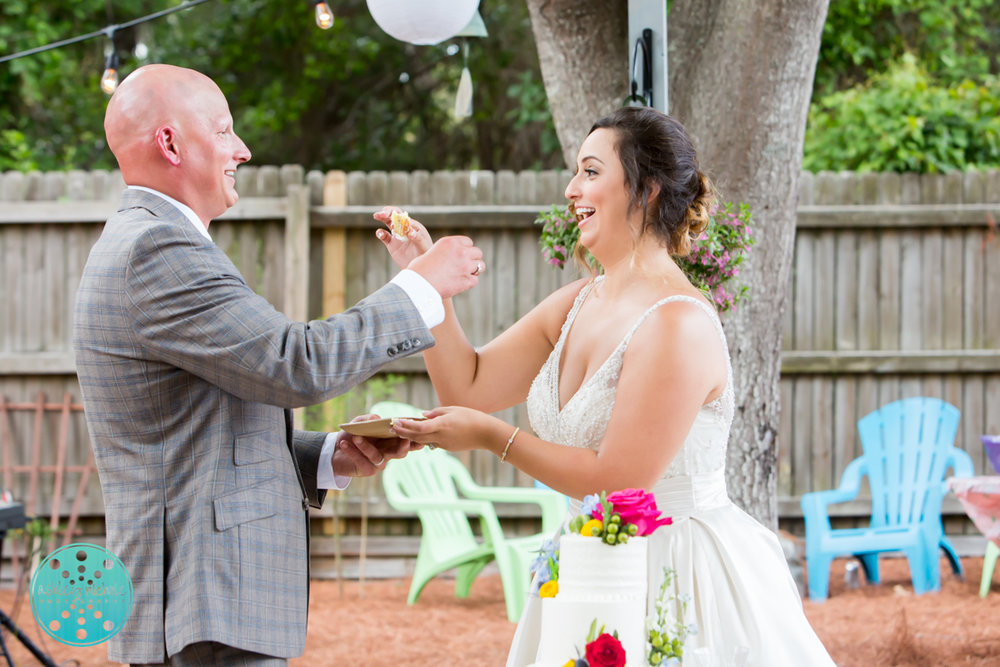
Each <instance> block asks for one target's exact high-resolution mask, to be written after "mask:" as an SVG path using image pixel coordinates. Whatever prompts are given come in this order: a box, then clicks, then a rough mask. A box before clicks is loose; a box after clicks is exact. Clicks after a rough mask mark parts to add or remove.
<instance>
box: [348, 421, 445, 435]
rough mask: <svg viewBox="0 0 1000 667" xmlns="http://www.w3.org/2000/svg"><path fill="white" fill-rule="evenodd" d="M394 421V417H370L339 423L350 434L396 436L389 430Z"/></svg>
mask: <svg viewBox="0 0 1000 667" xmlns="http://www.w3.org/2000/svg"><path fill="white" fill-rule="evenodd" d="M405 419H412V420H413V421H422V420H424V419H426V417H406V418H405ZM395 421H396V417H386V418H384V419H372V420H370V421H352V422H348V423H347V424H341V425H340V428H341V430H343V431H347V432H348V433H350V434H351V435H360V436H364V437H366V438H379V439H382V438H398V437H399V436H398V435H396V434H395V433H393V432H392V430H391V429H392V425H393V423H394V422H395Z"/></svg>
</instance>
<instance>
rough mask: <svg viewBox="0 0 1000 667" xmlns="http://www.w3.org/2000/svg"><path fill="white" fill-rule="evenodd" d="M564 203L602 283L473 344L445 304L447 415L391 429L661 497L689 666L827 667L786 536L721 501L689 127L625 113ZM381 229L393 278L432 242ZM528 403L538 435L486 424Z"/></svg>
mask: <svg viewBox="0 0 1000 667" xmlns="http://www.w3.org/2000/svg"><path fill="white" fill-rule="evenodd" d="M566 197H567V198H568V199H569V200H570V201H571V202H572V204H573V207H574V208H575V211H576V215H577V220H578V224H579V227H580V239H579V246H578V250H579V249H580V246H582V247H583V248H586V249H587V250H589V251H590V252H591V254H593V256H594V257H595V258H596V259H597V260H598V261H599V262H600V265H601V266H602V267H603V274H602V275H597V276H594V277H593V278H591V279H584V280H579V281H576V282H574V283H571V284H569V285H567V286H565V287H563V288H561V289H559V290H557V291H556V292H554V293H553V294H551V295H550V296H549V297H548V298H546V299H545V300H544V301H542V302H541V303H540V304H539V305H537V306H536V307H535V308H534V309H533V310H531V311H530V312H529V313H528V314H527V315H525V316H524V317H523V318H521V319H520V320H519V321H518V322H516V323H515V324H514V325H513V326H511V327H510V328H509V329H507V330H506V331H504V332H503V333H501V334H500V335H499V336H497V337H496V338H495V339H494V340H493V341H491V342H490V343H488V344H486V345H485V346H483V347H481V348H478V349H476V348H474V347H473V346H472V345H471V344H470V343H469V341H468V340H467V338H466V337H465V334H464V333H463V331H462V327H461V325H460V323H459V321H458V319H457V318H456V316H455V311H454V309H453V308H452V305H451V303H450V302H446V303H445V309H446V313H447V315H446V318H445V321H444V323H442V324H441V325H439V326H438V327H436V328H435V329H434V330H433V332H432V333H433V334H434V338H435V340H436V345H435V346H434V347H433V348H431V349H429V350H426V351H425V352H424V359H425V361H426V364H427V370H428V372H429V374H430V377H431V380H432V382H433V383H434V388H435V389H436V391H437V395H438V398H439V400H440V402H441V404H442V406H445V407H439V408H436V409H434V410H431V411H429V412H427V413H425V415H426V416H427V417H428V418H429V419H428V420H426V421H412V420H398V421H397V425H396V432H397V433H398V434H399V435H400V436H402V437H406V438H411V439H413V440H415V441H418V442H423V443H429V442H433V443H434V444H435V445H437V446H440V447H442V448H444V449H447V450H451V451H458V450H468V449H485V450H489V451H492V452H494V453H495V454H496V455H497V456H498V457H500V460H501V461H505V462H506V463H509V464H511V465H514V466H517V467H518V468H519V469H520V470H523V471H524V472H525V473H527V474H529V475H531V476H532V477H534V478H535V479H538V480H540V481H541V482H543V483H544V484H547V485H548V486H550V487H552V488H554V489H556V490H558V491H561V492H562V493H564V494H566V495H568V496H570V497H571V498H574V499H581V498H583V496H585V495H587V494H592V493H600V492H601V491H602V490H605V491H608V492H611V491H614V490H617V489H625V488H644V489H647V490H649V491H651V492H652V493H654V494H655V496H656V500H657V505H658V507H659V509H660V510H661V511H662V512H663V513H664V514H665V515H668V516H672V517H673V524H672V525H670V526H664V527H661V528H659V529H658V530H657V531H656V532H655V533H654V534H653V535H652V536H651V537H650V539H649V541H648V547H649V572H650V573H651V579H650V582H649V590H652V591H655V590H659V586H660V579H661V577H662V572H663V569H664V567H665V566H669V567H670V568H672V569H673V570H674V571H675V572H676V577H675V578H674V581H675V586H676V590H675V591H674V592H675V593H676V594H678V595H684V594H686V595H688V596H690V600H691V602H690V603H689V606H688V610H689V612H688V613H689V615H690V616H689V617H688V618H686V619H685V620H686V621H688V620H690V621H693V622H694V623H697V626H698V632H697V634H695V635H693V636H690V637H689V638H688V643H687V645H686V647H685V654H686V655H691V656H692V657H694V656H696V655H705V656H708V657H709V660H711V661H712V662H713V663H719V664H726V665H728V664H743V665H747V666H750V665H761V666H763V665H767V666H768V667H774V666H783V665H787V666H788V667H802V666H804V665H809V666H815V665H832V664H833V662H832V661H831V660H830V658H829V656H828V655H827V652H826V650H825V649H824V648H823V645H822V644H821V643H820V641H819V639H818V638H817V637H816V634H815V633H814V632H813V630H812V628H811V627H810V626H809V623H808V621H807V619H806V617H805V615H804V614H803V611H802V604H801V600H800V599H799V595H798V591H797V590H796V588H795V584H794V582H793V580H792V577H791V574H790V573H789V570H788V566H787V564H786V563H785V559H784V556H783V554H782V551H781V548H780V546H779V543H778V540H777V538H776V537H775V535H774V534H773V533H772V532H771V531H769V530H768V529H766V528H765V527H764V526H762V525H761V524H759V523H758V522H756V521H755V520H754V519H753V518H751V517H750V516H749V515H748V514H746V513H745V512H743V511H742V510H740V509H739V508H738V507H736V506H735V505H734V504H733V503H732V502H731V501H730V499H729V497H728V495H727V493H726V482H725V461H726V443H727V440H728V437H729V427H730V424H731V422H732V419H733V402H734V400H733V378H732V370H731V366H730V363H729V352H728V348H727V345H726V340H725V335H724V333H723V330H722V325H721V323H720V321H719V318H718V315H717V314H716V312H715V309H714V308H713V307H712V305H711V304H710V302H709V301H708V300H707V299H706V298H705V296H704V294H702V293H701V292H700V291H699V290H698V289H696V288H695V287H694V286H693V285H692V284H691V283H690V282H689V281H688V279H687V277H686V276H685V274H684V273H683V271H681V269H680V268H679V267H678V265H677V264H676V263H675V262H674V260H673V259H672V257H671V255H681V256H683V255H685V254H687V253H688V251H689V249H690V245H691V239H692V237H693V236H696V235H697V234H698V233H700V232H701V231H702V230H703V229H704V228H705V226H706V225H707V223H708V210H709V206H710V205H711V203H712V194H711V187H710V184H709V181H708V179H707V178H706V177H705V175H704V174H702V172H701V171H700V170H699V167H698V162H697V156H696V154H695V150H694V147H693V145H692V143H691V140H690V138H689V137H688V135H687V132H686V131H685V130H684V128H683V127H682V126H681V125H680V123H678V122H677V121H676V120H674V119H673V118H671V117H669V116H666V115H664V114H662V113H660V112H657V111H655V110H652V109H648V108H625V109H620V110H618V111H616V112H614V113H613V114H611V115H610V116H608V117H606V118H604V119H602V120H600V121H598V122H597V123H596V124H595V125H594V127H593V128H592V129H591V131H590V134H589V135H588V136H587V138H586V140H585V141H584V142H583V145H582V146H581V147H580V152H579V157H578V158H577V171H576V175H575V176H574V177H573V179H572V180H571V181H570V183H569V185H568V186H567V187H566ZM390 214H391V210H389V209H386V210H383V211H382V212H380V213H377V214H376V216H375V217H376V219H379V220H381V221H383V222H388V220H389V218H390ZM377 233H378V236H379V238H380V239H381V240H382V241H383V243H385V244H386V247H387V248H388V250H389V252H390V254H391V255H392V257H393V259H394V260H395V261H396V262H397V263H398V264H399V265H400V267H405V266H406V264H407V263H409V261H410V260H411V259H412V258H413V257H415V256H416V255H418V254H419V253H420V252H422V251H423V250H425V249H426V248H427V247H429V246H430V242H431V241H430V236H429V235H428V233H427V231H426V229H425V228H424V227H423V226H422V225H420V224H419V223H418V222H416V221H414V222H413V231H412V232H411V234H412V236H411V237H410V239H409V242H402V241H399V240H397V239H396V238H395V237H393V235H391V234H389V233H388V232H387V231H386V230H381V229H380V230H379V231H378V232H377ZM525 400H527V407H528V415H529V418H530V422H531V428H532V430H533V431H534V434H532V433H528V432H525V431H522V430H520V429H515V428H514V427H513V426H511V425H509V424H506V423H504V422H503V421H501V420H499V419H497V418H495V417H493V416H491V415H490V414H489V413H493V412H497V411H499V410H502V409H504V408H508V407H511V406H513V405H517V404H518V403H521V402H523V401H525ZM579 506H580V503H579V500H577V502H575V503H573V507H574V509H575V510H576V511H579ZM571 511H572V510H571ZM656 573H659V574H656ZM539 607H540V604H539V599H538V598H537V597H531V598H529V601H528V603H527V605H526V608H525V611H524V613H523V615H522V618H521V621H520V623H519V624H518V628H517V632H516V634H515V637H514V642H513V645H512V646H511V650H510V654H509V656H508V659H507V664H508V667H523V665H527V664H531V663H533V662H534V658H535V651H536V649H537V646H538V639H539V636H538V635H539V627H538V625H539V616H540V613H539ZM692 662H693V661H692Z"/></svg>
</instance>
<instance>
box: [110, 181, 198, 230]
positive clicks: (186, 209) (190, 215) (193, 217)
mask: <svg viewBox="0 0 1000 667" xmlns="http://www.w3.org/2000/svg"><path fill="white" fill-rule="evenodd" d="M127 187H128V188H129V189H131V190H142V191H143V192H148V193H149V194H152V195H156V196H157V197H161V198H163V199H165V200H166V201H168V202H169V203H171V204H173V206H174V208H176V209H177V210H178V211H180V212H181V213H183V214H184V217H185V218H187V219H188V220H190V221H191V224H192V225H194V226H195V229H197V230H198V231H199V232H201V234H202V236H204V237H205V238H206V239H208V240H209V241H211V240H212V236H211V235H210V234H209V233H208V229H206V228H205V225H204V224H203V223H202V221H201V218H199V217H198V215H197V214H196V213H195V212H194V211H192V210H191V207H190V206H188V205H187V204H182V203H180V202H179V201H177V200H176V199H174V198H173V197H171V196H169V195H165V194H163V193H162V192H160V191H159V190H154V189H153V188H147V187H146V186H144V185H129V186H127Z"/></svg>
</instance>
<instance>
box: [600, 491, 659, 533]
mask: <svg viewBox="0 0 1000 667" xmlns="http://www.w3.org/2000/svg"><path fill="white" fill-rule="evenodd" d="M608 502H609V503H611V506H612V509H613V511H614V512H616V513H617V514H618V515H620V516H621V518H622V525H625V524H627V523H634V524H635V527H636V528H638V532H636V535H640V536H641V535H649V534H651V533H652V532H653V531H654V530H656V529H657V528H659V527H660V526H669V525H670V524H671V523H673V519H671V518H670V517H665V518H662V519H661V518H660V510H658V509H656V499H655V498H654V497H653V494H652V493H648V492H647V491H645V490H644V489H623V490H621V491H615V492H614V493H609V494H608ZM602 514H603V508H602V507H601V505H600V503H598V505H597V509H596V510H595V511H594V516H595V517H597V518H599V519H602Z"/></svg>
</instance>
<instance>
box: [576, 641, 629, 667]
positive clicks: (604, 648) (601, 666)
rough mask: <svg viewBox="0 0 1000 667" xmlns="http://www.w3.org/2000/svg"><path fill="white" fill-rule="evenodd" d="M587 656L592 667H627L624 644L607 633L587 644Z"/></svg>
mask: <svg viewBox="0 0 1000 667" xmlns="http://www.w3.org/2000/svg"><path fill="white" fill-rule="evenodd" d="M585 655H586V658H587V664H588V665H590V667H625V649H623V648H622V643H621V642H620V641H618V640H617V639H615V638H614V637H612V636H611V635H609V634H608V633H606V632H605V633H604V634H602V635H601V636H600V637H598V638H597V639H595V640H594V641H592V642H590V643H589V644H587V649H586V653H585Z"/></svg>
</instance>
